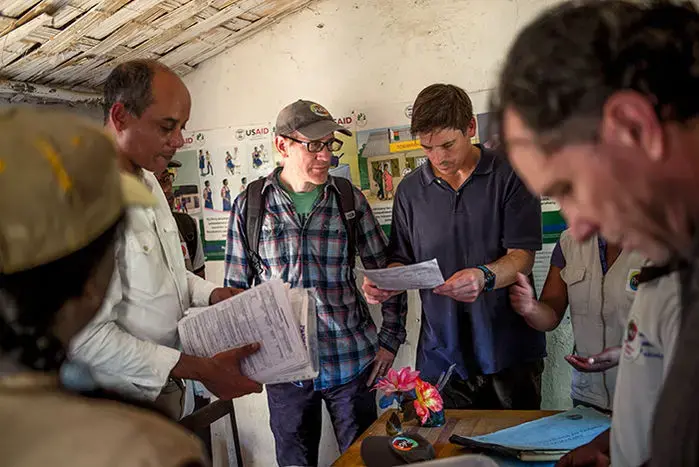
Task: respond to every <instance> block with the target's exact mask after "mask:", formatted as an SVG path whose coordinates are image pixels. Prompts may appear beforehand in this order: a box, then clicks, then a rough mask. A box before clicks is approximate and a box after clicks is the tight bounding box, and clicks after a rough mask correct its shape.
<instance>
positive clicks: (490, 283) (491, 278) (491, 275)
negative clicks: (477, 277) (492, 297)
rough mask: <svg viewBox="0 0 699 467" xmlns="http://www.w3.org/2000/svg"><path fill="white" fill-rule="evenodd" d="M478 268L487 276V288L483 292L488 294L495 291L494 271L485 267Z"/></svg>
mask: <svg viewBox="0 0 699 467" xmlns="http://www.w3.org/2000/svg"><path fill="white" fill-rule="evenodd" d="M476 268H478V269H480V270H481V271H483V275H485V286H484V287H483V290H484V291H486V292H490V291H491V290H493V289H494V288H495V274H494V273H493V271H491V270H490V269H488V268H487V267H485V266H483V265H481V266H476Z"/></svg>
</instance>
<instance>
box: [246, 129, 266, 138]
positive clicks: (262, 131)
mask: <svg viewBox="0 0 699 467" xmlns="http://www.w3.org/2000/svg"><path fill="white" fill-rule="evenodd" d="M268 134H269V128H267V127H265V128H252V129H250V130H245V136H264V135H268Z"/></svg>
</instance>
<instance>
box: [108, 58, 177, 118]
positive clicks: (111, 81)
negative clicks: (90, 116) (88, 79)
mask: <svg viewBox="0 0 699 467" xmlns="http://www.w3.org/2000/svg"><path fill="white" fill-rule="evenodd" d="M157 70H165V71H170V69H169V68H168V67H166V66H165V65H163V64H162V63H160V62H157V61H155V60H131V61H129V62H124V63H122V64H120V65H118V66H117V67H116V68H114V69H113V70H112V72H111V73H109V76H108V77H107V81H105V83H104V101H103V103H102V106H103V110H104V122H105V123H107V121H108V120H109V112H110V111H111V109H112V106H113V105H114V104H116V103H117V102H121V103H122V104H124V107H125V108H126V110H128V111H129V112H130V113H131V114H132V115H135V116H136V117H140V116H141V115H143V112H145V110H146V109H147V108H148V107H149V106H150V105H151V104H152V103H153V76H155V72H156V71H157Z"/></svg>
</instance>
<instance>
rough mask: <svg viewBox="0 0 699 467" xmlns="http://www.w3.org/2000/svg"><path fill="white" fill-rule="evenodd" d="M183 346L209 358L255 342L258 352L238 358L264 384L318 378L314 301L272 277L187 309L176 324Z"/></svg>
mask: <svg viewBox="0 0 699 467" xmlns="http://www.w3.org/2000/svg"><path fill="white" fill-rule="evenodd" d="M178 330H179V333H180V341H181V342H182V348H183V349H184V351H185V352H186V353H188V354H190V355H196V356H198V357H212V356H214V355H216V354H217V353H219V352H223V351H225V350H229V349H232V348H235V347H240V346H242V345H245V344H250V343H253V342H259V343H260V350H259V351H258V352H257V353H255V354H253V355H251V356H250V357H248V358H246V359H245V360H243V362H242V371H243V374H245V375H246V376H248V377H249V378H250V379H252V380H254V381H257V382H259V383H262V384H272V383H287V382H292V381H301V380H307V379H313V378H315V377H317V376H318V341H317V334H316V311H315V300H314V299H313V298H312V297H311V294H310V291H309V290H306V289H291V288H288V287H287V286H286V285H285V284H284V283H283V282H282V281H281V280H272V281H269V282H266V283H264V284H261V285H258V286H257V287H254V288H252V289H250V290H247V291H245V292H243V293H241V294H239V295H236V296H235V297H231V298H229V299H228V300H224V301H222V302H220V303H217V304H216V305H212V306H209V307H205V308H191V309H190V310H189V311H188V312H187V314H186V316H185V317H184V318H182V320H180V322H179V324H178Z"/></svg>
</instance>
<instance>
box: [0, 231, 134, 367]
mask: <svg viewBox="0 0 699 467" xmlns="http://www.w3.org/2000/svg"><path fill="white" fill-rule="evenodd" d="M121 222H122V221H121V220H119V221H117V222H116V223H115V224H114V225H113V226H112V227H110V228H109V229H107V231H106V232H104V233H103V234H102V235H100V236H99V237H98V238H97V239H96V240H94V241H93V242H92V243H90V244H89V245H87V246H86V247H84V248H82V249H81V250H78V251H76V252H74V253H71V254H69V255H67V256H64V257H63V258H60V259H57V260H55V261H52V262H50V263H47V264H43V265H41V266H37V267H34V268H32V269H29V270H26V271H21V272H17V273H13V274H7V275H4V274H0V353H8V354H13V355H15V354H16V357H15V358H14V359H15V360H16V361H17V362H18V363H21V364H22V365H24V366H25V367H28V368H32V369H35V370H40V371H49V370H57V369H58V367H60V365H61V363H62V362H63V360H64V358H65V349H64V348H63V345H62V344H61V343H60V342H58V340H57V339H56V338H55V337H54V336H53V334H52V333H51V328H52V326H53V325H54V322H55V319H56V314H57V313H58V311H59V310H60V309H61V307H63V305H64V303H65V302H66V301H68V300H70V299H72V298H76V297H80V296H81V295H82V294H83V293H84V289H85V284H86V283H87V281H88V279H89V278H90V277H91V276H92V275H93V273H94V270H95V268H96V267H97V264H99V262H100V261H101V260H102V259H103V258H104V257H105V256H104V255H105V254H109V251H108V250H109V247H110V246H111V245H112V244H113V243H114V240H115V238H116V236H117V233H118V232H119V228H120V225H121ZM37 287H40V288H41V290H37Z"/></svg>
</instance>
